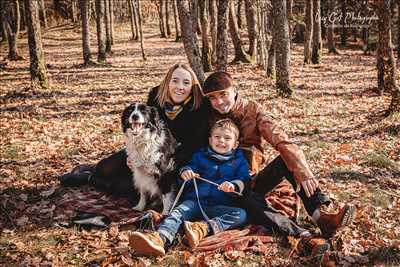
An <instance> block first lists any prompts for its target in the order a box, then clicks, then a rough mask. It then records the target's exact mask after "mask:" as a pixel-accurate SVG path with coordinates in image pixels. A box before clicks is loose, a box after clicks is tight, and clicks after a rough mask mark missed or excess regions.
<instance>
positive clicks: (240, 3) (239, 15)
mask: <svg viewBox="0 0 400 267" xmlns="http://www.w3.org/2000/svg"><path fill="white" fill-rule="evenodd" d="M242 8H243V0H238V5H237V24H238V27H239V29H241V28H242V27H243V21H242Z"/></svg>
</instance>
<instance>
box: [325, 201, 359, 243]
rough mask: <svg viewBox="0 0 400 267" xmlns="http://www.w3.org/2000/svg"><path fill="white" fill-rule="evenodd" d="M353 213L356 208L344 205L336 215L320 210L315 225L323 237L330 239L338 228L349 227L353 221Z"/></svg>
mask: <svg viewBox="0 0 400 267" xmlns="http://www.w3.org/2000/svg"><path fill="white" fill-rule="evenodd" d="M355 211H356V207H355V206H353V205H345V206H344V207H343V208H342V209H341V210H339V212H338V213H336V214H330V213H326V212H324V211H321V210H320V217H319V218H318V220H317V225H318V227H319V229H321V232H322V234H323V235H324V236H325V237H332V236H333V235H335V233H336V232H337V231H338V230H339V229H340V228H342V227H344V226H347V225H349V224H350V223H351V222H352V221H353V217H354V213H355Z"/></svg>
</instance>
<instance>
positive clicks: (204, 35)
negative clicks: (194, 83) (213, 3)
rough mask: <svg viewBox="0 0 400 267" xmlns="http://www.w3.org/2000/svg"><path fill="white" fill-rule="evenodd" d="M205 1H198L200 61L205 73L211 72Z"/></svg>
mask: <svg viewBox="0 0 400 267" xmlns="http://www.w3.org/2000/svg"><path fill="white" fill-rule="evenodd" d="M206 4H207V1H203V0H200V1H199V10H200V22H201V42H202V46H201V59H202V63H203V69H204V71H205V72H208V71H211V70H212V64H211V47H210V42H209V40H208V32H209V30H208V29H209V27H208V25H209V23H208V16H207V12H206V8H207V6H206Z"/></svg>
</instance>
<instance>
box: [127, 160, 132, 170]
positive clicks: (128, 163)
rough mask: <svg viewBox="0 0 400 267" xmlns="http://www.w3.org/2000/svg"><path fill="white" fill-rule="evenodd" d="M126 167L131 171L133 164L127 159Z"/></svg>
mask: <svg viewBox="0 0 400 267" xmlns="http://www.w3.org/2000/svg"><path fill="white" fill-rule="evenodd" d="M126 165H128V167H129V169H131V170H132V168H133V164H132V161H131V160H130V159H129V158H126Z"/></svg>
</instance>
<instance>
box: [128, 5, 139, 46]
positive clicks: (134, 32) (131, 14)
mask: <svg viewBox="0 0 400 267" xmlns="http://www.w3.org/2000/svg"><path fill="white" fill-rule="evenodd" d="M127 1H128V8H129V17H130V22H131V31H132V40H137V38H138V34H137V31H138V29H137V27H136V24H135V18H136V16H135V13H134V7H133V2H132V1H133V0H127Z"/></svg>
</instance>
